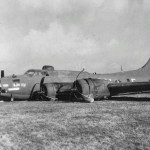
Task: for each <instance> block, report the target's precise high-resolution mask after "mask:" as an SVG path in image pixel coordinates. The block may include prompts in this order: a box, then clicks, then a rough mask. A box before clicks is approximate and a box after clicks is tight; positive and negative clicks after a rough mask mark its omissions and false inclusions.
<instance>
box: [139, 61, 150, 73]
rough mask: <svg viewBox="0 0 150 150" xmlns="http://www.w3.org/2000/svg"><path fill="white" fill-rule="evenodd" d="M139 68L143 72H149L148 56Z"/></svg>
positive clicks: (149, 62)
mask: <svg viewBox="0 0 150 150" xmlns="http://www.w3.org/2000/svg"><path fill="white" fill-rule="evenodd" d="M139 70H141V71H142V72H145V73H150V58H149V60H148V61H147V63H146V64H145V65H144V66H143V67H141V68H140V69H139Z"/></svg>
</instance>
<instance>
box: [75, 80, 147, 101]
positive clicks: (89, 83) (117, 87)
mask: <svg viewBox="0 0 150 150" xmlns="http://www.w3.org/2000/svg"><path fill="white" fill-rule="evenodd" d="M74 85H75V89H76V91H77V92H78V93H79V95H80V96H81V97H82V99H83V100H85V101H87V102H93V101H94V99H103V98H105V97H110V96H115V95H119V94H131V93H132V94H133V93H134V94H136V93H145V92H146V93H147V92H149V93H150V82H121V83H117V82H111V81H108V80H103V79H92V78H88V79H80V80H76V81H75V82H74Z"/></svg>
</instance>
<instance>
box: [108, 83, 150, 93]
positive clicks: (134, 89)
mask: <svg viewBox="0 0 150 150" xmlns="http://www.w3.org/2000/svg"><path fill="white" fill-rule="evenodd" d="M107 87H108V89H109V92H110V95H111V96H113V95H119V94H134V93H145V92H146V93H147V92H150V82H124V83H110V84H108V86H107Z"/></svg>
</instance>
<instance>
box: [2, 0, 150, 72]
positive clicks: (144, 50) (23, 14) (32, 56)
mask: <svg viewBox="0 0 150 150" xmlns="http://www.w3.org/2000/svg"><path fill="white" fill-rule="evenodd" d="M0 52H1V54H0V69H4V70H6V74H13V73H15V74H18V73H19V74H20V73H23V72H25V71H26V70H27V69H29V68H41V67H42V66H43V65H45V64H47V65H48V64H49V65H53V66H54V67H55V68H56V69H67V70H71V69H72V70H82V68H85V69H86V70H87V71H89V72H99V73H105V72H116V71H120V68H121V67H120V66H121V65H122V66H123V69H124V70H130V69H136V68H138V67H141V66H142V65H144V63H146V61H147V60H148V58H149V57H150V1H149V0H0Z"/></svg>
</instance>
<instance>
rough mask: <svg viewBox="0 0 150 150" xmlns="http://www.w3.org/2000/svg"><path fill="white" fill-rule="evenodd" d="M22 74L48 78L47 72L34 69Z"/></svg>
mask: <svg viewBox="0 0 150 150" xmlns="http://www.w3.org/2000/svg"><path fill="white" fill-rule="evenodd" d="M24 74H25V75H28V76H48V72H47V71H46V70H35V69H30V70H27V71H26V72H25V73H24Z"/></svg>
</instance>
